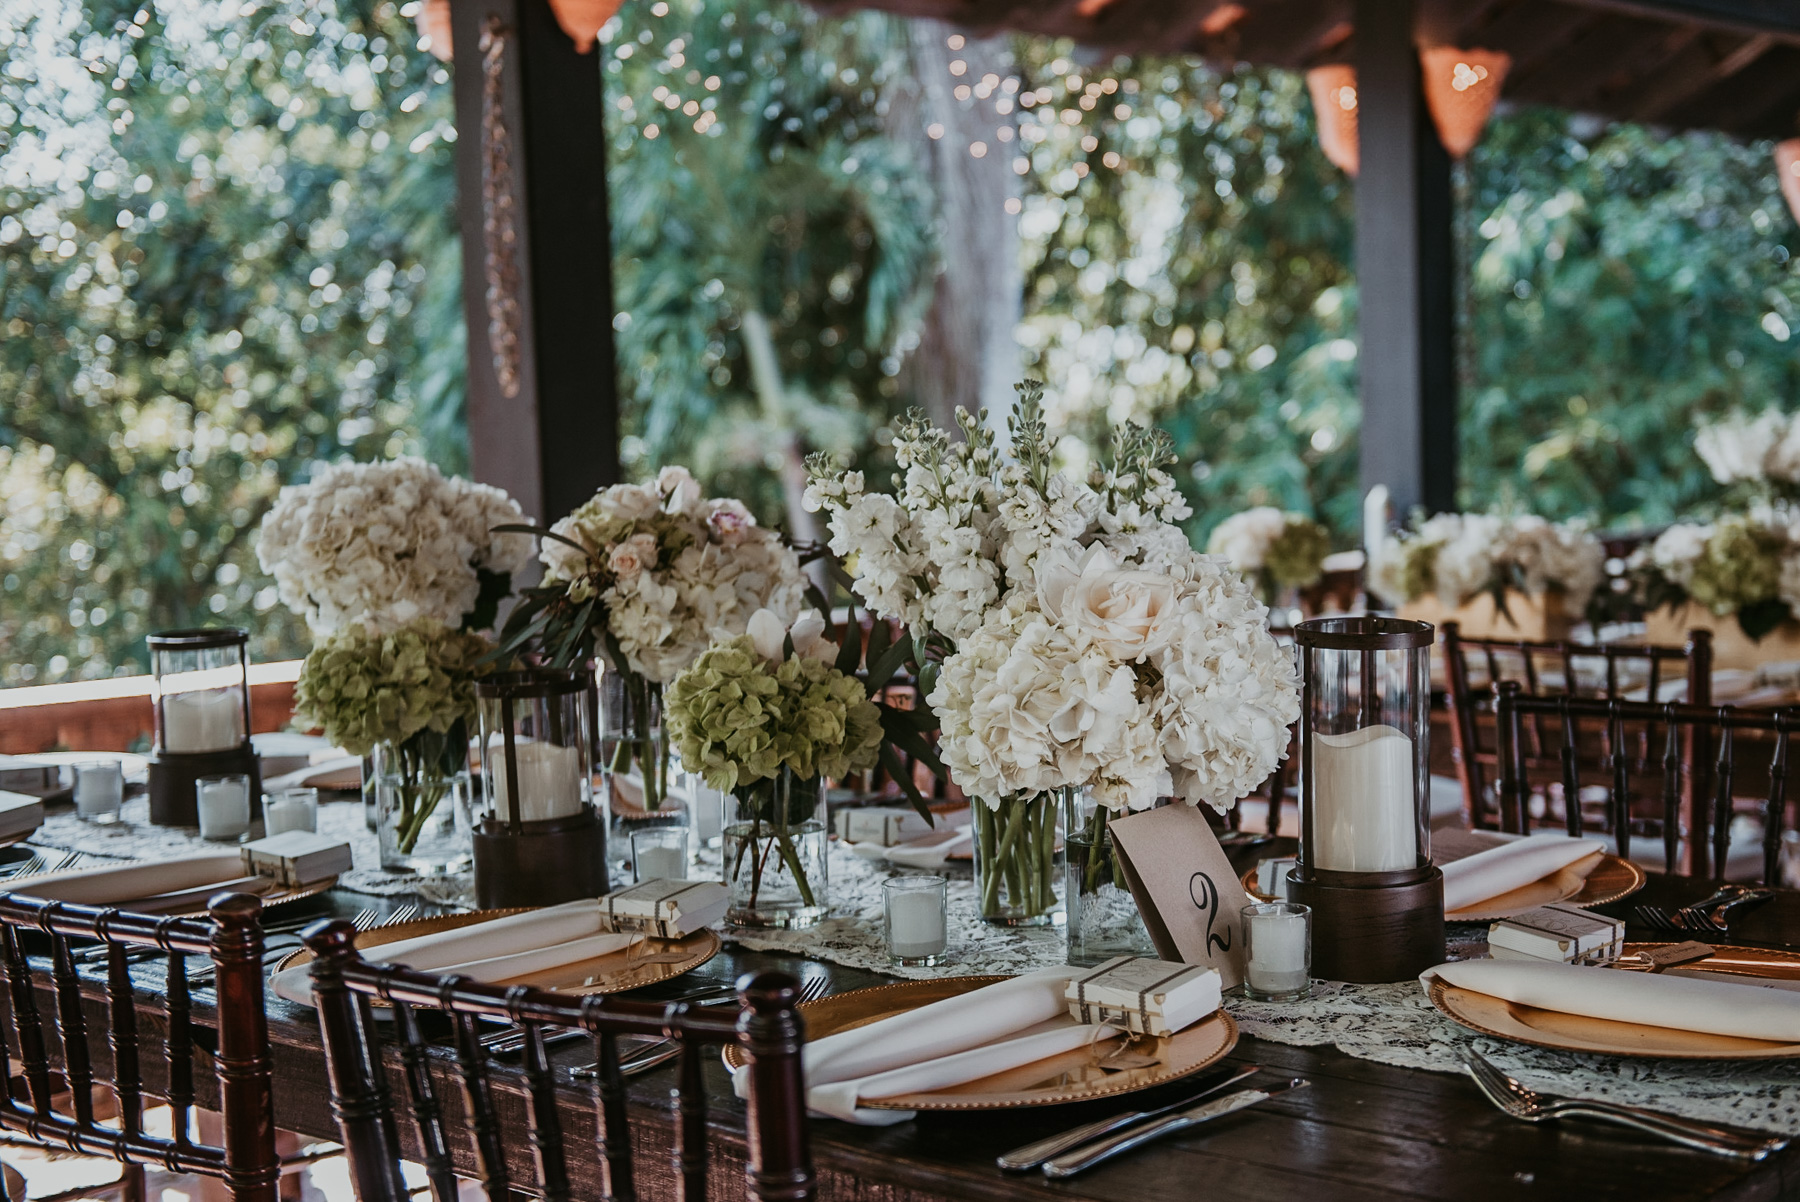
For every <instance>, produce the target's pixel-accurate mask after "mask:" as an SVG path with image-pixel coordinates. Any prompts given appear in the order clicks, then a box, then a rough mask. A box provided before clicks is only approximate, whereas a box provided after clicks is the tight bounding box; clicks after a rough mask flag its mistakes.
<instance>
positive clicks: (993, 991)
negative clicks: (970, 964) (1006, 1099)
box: [733, 965, 1094, 1124]
mask: <svg viewBox="0 0 1800 1202" xmlns="http://www.w3.org/2000/svg"><path fill="white" fill-rule="evenodd" d="M1084 971H1085V970H1084V969H1080V968H1074V967H1070V966H1068V965H1058V966H1057V967H1055V968H1043V969H1039V970H1038V971H1037V972H1033V973H1027V974H1026V975H1024V976H1022V977H1014V978H1012V979H1011V980H1009V981H1001V982H999V983H998V984H995V985H989V986H987V987H986V988H985V989H976V990H973V991H972V992H969V993H963V994H958V995H957V996H956V997H952V998H945V999H944V1000H943V1001H941V1002H933V1003H931V1004H930V1005H929V1006H920V1007H919V1008H918V1009H917V1010H908V1011H907V1012H906V1013H904V1014H896V1015H894V1016H893V1017H891V1018H884V1019H882V1020H880V1021H879V1022H873V1023H870V1024H869V1025H868V1026H866V1027H858V1028H856V1029H855V1030H853V1031H841V1032H839V1033H838V1034H836V1035H827V1036H825V1038H823V1039H817V1040H814V1041H812V1042H811V1043H808V1044H807V1045H806V1049H805V1052H804V1053H803V1059H804V1063H805V1067H806V1084H807V1090H808V1092H807V1105H808V1106H809V1107H811V1108H812V1109H814V1110H817V1111H819V1112H820V1113H825V1114H831V1115H832V1116H833V1117H836V1118H843V1119H846V1120H847V1121H850V1122H860V1123H872V1124H887V1123H901V1122H905V1121H906V1120H907V1119H909V1118H911V1117H912V1112H911V1111H905V1110H864V1109H862V1108H860V1107H857V1106H856V1105H855V1099H856V1097H857V1096H859V1091H860V1088H861V1085H862V1084H863V1083H864V1082H865V1081H867V1080H869V1079H872V1078H876V1077H880V1076H884V1075H886V1074H890V1073H893V1072H894V1071H895V1070H899V1069H911V1068H915V1067H918V1068H921V1069H923V1068H924V1066H925V1065H926V1064H927V1063H930V1062H938V1061H943V1060H948V1059H954V1058H955V1057H957V1056H959V1055H960V1054H961V1053H964V1052H969V1051H971V1050H974V1049H986V1050H994V1051H998V1047H997V1045H998V1044H999V1043H1001V1042H1003V1041H1007V1040H1009V1039H1016V1038H1017V1037H1022V1036H1026V1035H1030V1036H1033V1037H1035V1036H1037V1035H1039V1034H1045V1033H1047V1032H1040V1031H1036V1030H1033V1028H1039V1027H1043V1026H1044V1025H1045V1024H1047V1023H1050V1022H1051V1021H1052V1020H1055V1019H1061V1020H1062V1023H1061V1024H1059V1025H1058V1029H1061V1028H1063V1027H1066V1028H1067V1029H1069V1030H1075V1029H1078V1028H1077V1027H1076V1024H1075V1023H1074V1022H1073V1020H1071V1019H1069V1018H1068V1008H1069V1004H1068V1002H1067V1001H1066V1000H1065V999H1064V997H1063V990H1064V987H1065V986H1066V985H1067V984H1068V982H1069V981H1070V980H1071V979H1073V978H1074V977H1075V976H1076V975H1077V974H1079V973H1081V972H1084ZM1080 1029H1081V1030H1083V1031H1084V1032H1085V1033H1084V1034H1083V1035H1082V1036H1080V1037H1079V1038H1077V1037H1076V1036H1073V1035H1070V1036H1066V1038H1068V1039H1072V1040H1075V1042H1073V1043H1069V1044H1066V1045H1063V1046H1060V1047H1057V1049H1056V1051H1037V1050H1038V1048H1039V1047H1041V1046H1051V1045H1055V1044H1057V1042H1058V1041H1057V1040H1055V1039H1051V1040H1046V1041H1045V1042H1044V1043H1043V1044H1041V1045H1040V1044H1032V1045H1029V1046H1028V1047H1025V1048H1021V1049H1014V1050H1013V1052H1011V1053H1002V1054H1001V1055H1000V1056H998V1057H997V1058H996V1059H994V1060H992V1061H989V1060H982V1061H979V1062H973V1061H963V1062H958V1063H954V1064H950V1065H948V1066H947V1067H945V1066H942V1065H940V1066H939V1068H936V1069H931V1070H929V1072H930V1076H929V1077H928V1078H927V1077H917V1078H914V1077H908V1078H906V1080H908V1081H915V1080H922V1079H930V1080H932V1081H933V1082H934V1084H932V1085H927V1086H920V1085H911V1084H908V1085H904V1086H901V1087H897V1088H896V1087H894V1086H893V1082H892V1081H891V1080H890V1081H887V1082H885V1083H883V1084H880V1085H877V1086H875V1088H881V1089H886V1090H887V1092H888V1095H890V1096H891V1095H892V1094H898V1093H909V1092H913V1091H914V1090H918V1089H943V1088H945V1087H947V1086H950V1085H958V1084H961V1083H962V1082H964V1081H974V1080H976V1079H978V1078H981V1077H985V1076H987V1075H989V1074H990V1073H997V1072H1002V1071H1004V1070H1005V1069H1006V1068H1014V1067H1017V1066H1018V1065H1019V1064H1029V1063H1030V1062H1031V1061H1032V1060H1036V1059H1042V1058H1043V1057H1045V1056H1054V1055H1056V1053H1057V1051H1067V1050H1068V1049H1069V1048H1070V1047H1076V1046H1079V1045H1080V1042H1081V1040H1082V1039H1092V1038H1094V1035H1093V1032H1092V1029H1091V1028H1080ZM1025 1051H1037V1054H1036V1055H1031V1056H1026V1058H1025V1059H1024V1060H1019V1061H1016V1062H1014V1063H1012V1064H1002V1063H1000V1061H1003V1060H1005V1059H1006V1058H1007V1057H1008V1056H1009V1055H1013V1054H1022V1053H1023V1052H1025ZM996 1066H997V1067H996ZM975 1070H980V1071H975ZM841 1083H848V1084H850V1085H853V1086H857V1088H856V1089H851V1090H849V1091H847V1092H846V1091H845V1090H837V1091H835V1092H832V1093H829V1094H827V1093H819V1090H820V1089H821V1087H826V1086H834V1085H838V1084H841ZM733 1085H734V1086H735V1088H736V1090H737V1093H738V1096H739V1097H743V1096H745V1094H746V1091H747V1089H748V1087H749V1073H748V1070H747V1069H739V1070H737V1073H736V1075H735V1078H734V1080H733ZM814 1094H818V1099H817V1102H816V1103H815V1101H814V1100H813V1098H814ZM846 1096H847V1097H848V1100H847V1101H846ZM861 1096H874V1095H861Z"/></svg>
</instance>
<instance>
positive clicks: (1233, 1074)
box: [994, 1064, 1262, 1173]
mask: <svg viewBox="0 0 1800 1202" xmlns="http://www.w3.org/2000/svg"><path fill="white" fill-rule="evenodd" d="M1261 1071H1262V1067H1261V1066H1260V1065H1255V1064H1250V1065H1245V1066H1244V1067H1242V1068H1236V1069H1227V1070H1225V1072H1223V1073H1220V1074H1217V1075H1215V1076H1214V1077H1212V1078H1211V1079H1210V1080H1209V1081H1208V1082H1207V1083H1206V1084H1205V1085H1204V1086H1202V1088H1201V1089H1200V1090H1199V1092H1197V1093H1191V1094H1189V1095H1188V1096H1187V1097H1185V1098H1182V1099H1181V1100H1180V1101H1179V1102H1171V1103H1169V1104H1168V1105H1167V1106H1160V1107H1158V1108H1157V1109H1155V1110H1132V1111H1128V1112H1126V1113H1125V1114H1115V1115H1113V1116H1112V1117H1111V1118H1104V1119H1099V1120H1097V1121H1095V1122H1092V1123H1084V1124H1082V1125H1081V1126H1079V1127H1073V1128H1071V1129H1069V1130H1067V1131H1064V1132H1062V1133H1061V1134H1058V1135H1052V1136H1049V1137H1048V1138H1045V1139H1040V1140H1038V1141H1037V1142H1035V1143H1029V1144H1026V1145H1025V1146H1024V1147H1022V1148H1014V1149H1013V1150H1012V1151H1010V1152H1008V1153H1007V1154H1006V1155H1004V1156H1002V1157H1000V1158H999V1159H998V1160H996V1161H995V1162H994V1163H995V1164H997V1165H999V1166H1000V1171H1001V1172H1003V1173H1023V1172H1027V1171H1029V1170H1031V1169H1035V1168H1037V1167H1038V1166H1039V1165H1040V1164H1043V1163H1044V1162H1045V1161H1046V1160H1049V1159H1050V1158H1051V1157H1053V1156H1058V1155H1061V1154H1062V1153H1064V1152H1067V1151H1069V1150H1070V1149H1071V1148H1078V1147H1080V1146H1081V1145H1082V1144H1085V1143H1090V1142H1092V1141H1093V1140H1096V1139H1099V1138H1100V1137H1101V1136H1102V1135H1111V1134H1112V1133H1113V1132H1114V1131H1117V1130H1119V1129H1120V1128H1122V1127H1130V1126H1134V1125H1135V1124H1137V1123H1141V1122H1143V1121H1144V1120H1146V1119H1153V1118H1159V1117H1161V1116H1162V1115H1165V1114H1170V1113H1172V1112H1174V1111H1177V1110H1184V1109H1186V1108H1187V1107H1189V1106H1192V1105H1193V1104H1194V1103H1196V1102H1198V1101H1200V1099H1202V1098H1205V1097H1209V1096H1211V1095H1212V1094H1215V1093H1218V1092H1219V1091H1220V1090H1221V1089H1225V1088H1227V1087H1229V1086H1232V1085H1236V1084H1237V1083H1238V1082H1239V1081H1242V1080H1244V1079H1245V1078H1246V1077H1252V1076H1255V1075H1256V1074H1257V1073H1259V1072H1261Z"/></svg>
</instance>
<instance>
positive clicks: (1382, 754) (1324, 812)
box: [1306, 726, 1418, 872]
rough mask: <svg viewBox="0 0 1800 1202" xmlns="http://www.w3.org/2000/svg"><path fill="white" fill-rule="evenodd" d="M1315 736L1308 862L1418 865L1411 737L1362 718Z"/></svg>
mask: <svg viewBox="0 0 1800 1202" xmlns="http://www.w3.org/2000/svg"><path fill="white" fill-rule="evenodd" d="M1312 742H1313V745H1312V772H1313V820H1312V839H1313V846H1312V847H1310V848H1307V849H1306V857H1307V862H1308V863H1309V864H1311V866H1312V867H1314V868H1323V869H1325V870H1326V871H1328V872H1396V871H1399V870H1401V869H1405V868H1416V867H1417V866H1418V832H1417V831H1416V830H1415V829H1414V828H1415V826H1416V824H1417V817H1416V815H1415V813H1414V806H1413V741H1412V740H1411V739H1410V738H1408V737H1407V736H1406V734H1405V733H1404V732H1403V731H1400V730H1398V729H1396V728H1395V727H1392V726H1365V727H1363V728H1362V729H1361V730H1353V731H1351V732H1350V733H1349V734H1343V735H1319V734H1315V735H1314V736H1313V741H1312Z"/></svg>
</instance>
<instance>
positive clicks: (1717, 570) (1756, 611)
mask: <svg viewBox="0 0 1800 1202" xmlns="http://www.w3.org/2000/svg"><path fill="white" fill-rule="evenodd" d="M1628 570H1629V571H1630V572H1631V575H1632V578H1633V580H1634V583H1635V584H1636V586H1637V589H1638V595H1639V598H1640V600H1641V601H1642V602H1643V604H1644V608H1645V609H1646V610H1650V611H1655V610H1658V609H1662V608H1665V607H1667V608H1671V609H1679V608H1681V607H1682V606H1684V605H1686V604H1687V603H1688V602H1690V601H1691V602H1693V603H1694V604H1696V605H1699V606H1702V607H1704V608H1705V609H1707V610H1709V611H1711V612H1712V613H1713V614H1714V615H1716V616H1718V617H1721V618H1725V617H1735V618H1736V619H1737V624H1738V626H1739V628H1740V629H1742V630H1743V632H1744V634H1745V636H1746V637H1748V638H1749V639H1750V640H1752V641H1753V642H1754V641H1760V640H1761V639H1763V638H1764V637H1765V636H1767V635H1768V634H1769V633H1770V632H1771V631H1773V630H1774V629H1775V628H1776V627H1778V626H1780V625H1781V624H1782V623H1783V622H1786V621H1789V620H1791V619H1792V618H1793V617H1794V616H1795V615H1796V614H1800V542H1797V541H1796V540H1795V538H1794V532H1793V530H1792V529H1791V528H1790V527H1789V526H1788V525H1787V523H1786V522H1783V521H1781V520H1779V519H1777V518H1776V517H1774V516H1772V515H1768V514H1763V515H1755V516H1752V515H1741V514H1738V515H1732V516H1729V517H1724V518H1720V519H1719V520H1718V521H1716V522H1710V523H1693V522H1682V523H1678V524H1676V525H1674V526H1671V527H1669V528H1668V529H1667V530H1665V531H1663V533H1662V534H1660V535H1659V536H1657V538H1656V541H1654V542H1652V543H1651V544H1650V545H1649V546H1647V547H1641V548H1639V549H1638V550H1637V551H1636V552H1634V553H1633V555H1632V557H1631V560H1630V562H1629V566H1628Z"/></svg>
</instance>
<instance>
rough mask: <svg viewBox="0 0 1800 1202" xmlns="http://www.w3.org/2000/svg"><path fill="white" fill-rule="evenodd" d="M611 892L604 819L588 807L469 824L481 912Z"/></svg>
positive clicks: (539, 904)
mask: <svg viewBox="0 0 1800 1202" xmlns="http://www.w3.org/2000/svg"><path fill="white" fill-rule="evenodd" d="M610 891H611V885H610V883H609V881H608V878H607V873H606V823H605V822H604V821H602V820H601V818H600V815H599V813H598V812H596V811H595V810H593V809H586V810H583V811H582V812H581V813H579V814H577V815H575V816H574V817H571V818H551V819H548V820H546V821H543V822H521V823H519V824H518V830H517V831H515V830H514V829H513V827H512V826H511V824H509V823H506V822H502V821H500V820H499V819H497V818H492V817H489V818H484V819H482V821H481V824H480V825H479V826H477V827H476V828H475V904H476V905H477V906H480V907H481V908H482V909H484V910H499V909H510V908H512V907H515V906H556V905H561V904H562V903H563V902H569V901H578V900H580V899H581V898H584V897H599V896H601V895H602V894H605V893H608V892H610Z"/></svg>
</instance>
